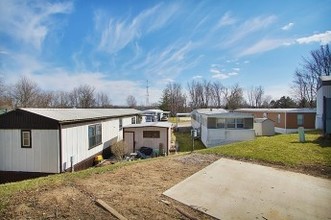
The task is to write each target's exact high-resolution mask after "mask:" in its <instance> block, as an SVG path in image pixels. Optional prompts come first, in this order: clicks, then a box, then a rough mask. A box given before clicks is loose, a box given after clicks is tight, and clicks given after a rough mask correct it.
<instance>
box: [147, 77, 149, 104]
mask: <svg viewBox="0 0 331 220" xmlns="http://www.w3.org/2000/svg"><path fill="white" fill-rule="evenodd" d="M146 82H147V85H146V106H149V91H148V88H149V86H148V80H147V81H146Z"/></svg>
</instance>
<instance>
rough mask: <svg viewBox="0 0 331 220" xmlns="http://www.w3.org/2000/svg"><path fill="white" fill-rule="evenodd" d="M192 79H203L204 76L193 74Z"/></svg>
mask: <svg viewBox="0 0 331 220" xmlns="http://www.w3.org/2000/svg"><path fill="white" fill-rule="evenodd" d="M192 79H202V76H201V75H196V76H193V77H192Z"/></svg>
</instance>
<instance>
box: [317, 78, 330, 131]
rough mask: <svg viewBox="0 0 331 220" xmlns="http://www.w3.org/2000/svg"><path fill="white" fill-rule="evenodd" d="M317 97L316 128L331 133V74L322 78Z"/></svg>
mask: <svg viewBox="0 0 331 220" xmlns="http://www.w3.org/2000/svg"><path fill="white" fill-rule="evenodd" d="M320 80H321V83H320V87H319V88H318V90H317V99H316V129H322V130H323V133H324V134H331V76H322V77H321V78H320Z"/></svg>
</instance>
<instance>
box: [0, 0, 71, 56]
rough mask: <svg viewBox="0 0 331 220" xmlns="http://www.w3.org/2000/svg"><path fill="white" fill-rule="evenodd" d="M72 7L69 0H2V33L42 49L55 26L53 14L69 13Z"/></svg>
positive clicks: (0, 6) (0, 18)
mask: <svg viewBox="0 0 331 220" xmlns="http://www.w3.org/2000/svg"><path fill="white" fill-rule="evenodd" d="M72 9H73V4H72V2H69V1H66V2H57V3H49V2H44V1H32V2H27V1H0V33H4V34H6V35H8V36H10V37H12V38H13V39H15V40H17V41H18V42H19V43H20V42H24V43H25V44H27V45H32V46H33V47H34V48H35V49H38V50H40V49H41V46H42V43H43V42H44V40H45V38H46V36H47V35H48V33H49V32H50V30H51V29H52V28H55V25H54V17H53V15H57V14H68V13H71V11H72Z"/></svg>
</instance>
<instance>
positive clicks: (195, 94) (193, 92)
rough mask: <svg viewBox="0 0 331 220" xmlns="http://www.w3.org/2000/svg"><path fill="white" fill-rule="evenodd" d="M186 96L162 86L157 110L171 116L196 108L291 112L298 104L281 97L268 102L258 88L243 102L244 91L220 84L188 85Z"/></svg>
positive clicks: (176, 85) (177, 86) (180, 90)
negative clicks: (283, 110)
mask: <svg viewBox="0 0 331 220" xmlns="http://www.w3.org/2000/svg"><path fill="white" fill-rule="evenodd" d="M187 88H188V96H187V95H186V94H185V93H184V92H183V88H182V86H181V84H180V83H177V82H172V83H168V84H167V85H166V88H165V89H164V90H163V92H162V97H161V99H160V106H159V107H160V109H163V110H167V111H171V114H172V115H175V114H176V113H178V112H189V111H192V110H193V109H197V108H225V109H230V110H233V109H236V108H243V107H250V108H293V107H298V104H297V103H296V102H295V101H294V100H293V99H292V98H290V97H288V96H287V97H285V96H283V97H281V98H280V99H279V100H272V99H271V97H270V96H266V95H265V94H264V89H263V87H262V86H257V87H251V88H250V89H248V90H247V99H246V98H245V94H244V89H243V88H242V87H240V86H239V84H235V85H233V86H230V87H225V86H224V85H222V83H221V82H220V81H216V82H211V81H206V80H204V81H194V80H193V81H191V82H189V83H187Z"/></svg>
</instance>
